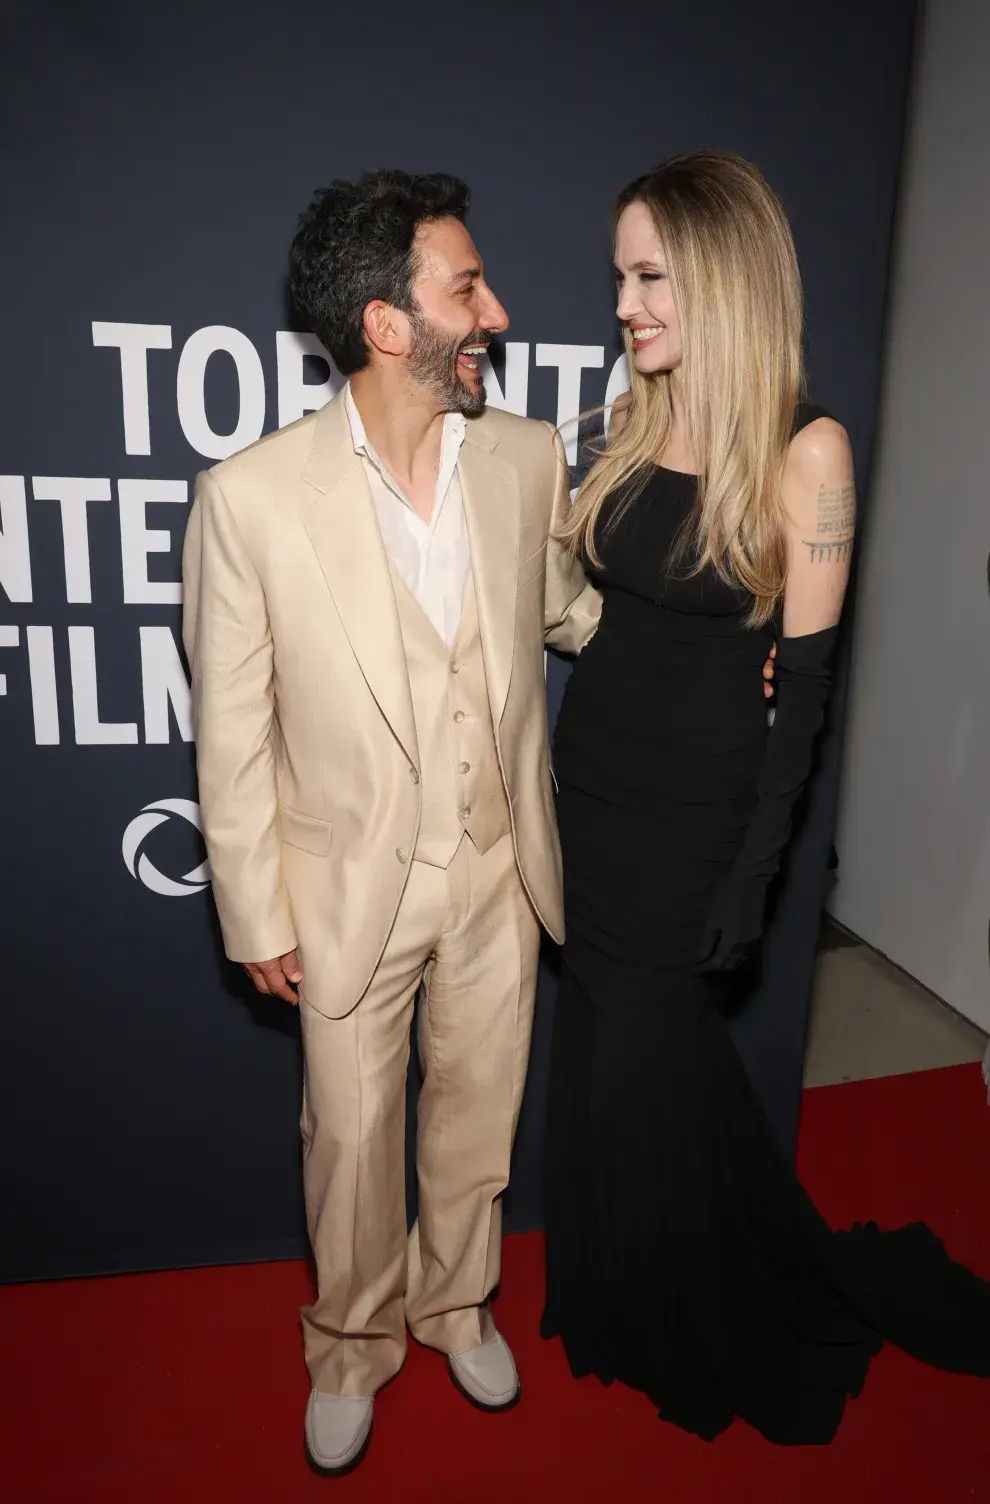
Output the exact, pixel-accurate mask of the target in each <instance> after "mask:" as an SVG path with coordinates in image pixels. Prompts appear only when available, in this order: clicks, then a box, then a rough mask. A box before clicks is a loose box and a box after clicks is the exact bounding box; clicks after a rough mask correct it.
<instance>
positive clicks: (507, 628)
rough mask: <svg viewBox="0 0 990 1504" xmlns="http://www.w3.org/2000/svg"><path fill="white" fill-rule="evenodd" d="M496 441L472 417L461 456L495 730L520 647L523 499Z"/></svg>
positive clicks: (517, 478)
mask: <svg viewBox="0 0 990 1504" xmlns="http://www.w3.org/2000/svg"><path fill="white" fill-rule="evenodd" d="M497 443H498V440H497V437H496V436H495V434H494V433H493V432H492V431H491V429H490V428H489V427H488V426H487V424H486V423H485V421H484V419H483V418H475V419H471V420H469V421H468V427H467V433H466V434H465V437H464V443H463V444H462V446H461V453H460V459H459V461H458V473H459V475H460V481H461V495H462V498H463V501H464V516H465V519H466V522H467V530H468V539H469V541H470V544H471V568H472V571H473V573H474V588H475V594H476V596H477V601H478V625H479V627H480V629H481V645H482V650H483V652H484V658H485V676H486V679H487V681H488V699H489V703H490V705H491V711H492V721H493V723H494V726H495V730H496V733H497V732H498V727H499V722H500V721H501V719H502V712H503V711H504V709H505V701H506V697H507V695H508V693H509V679H510V677H511V674H512V654H513V648H514V646H515V636H516V587H517V585H518V580H519V504H520V499H519V476H518V474H517V472H516V470H515V468H514V466H512V465H510V464H508V463H507V462H506V461H504V460H502V459H500V458H499V457H498V456H497V455H496V454H495V453H494V452H493V451H494V450H495V447H496V445H497Z"/></svg>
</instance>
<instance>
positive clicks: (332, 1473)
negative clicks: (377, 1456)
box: [303, 1424, 375, 1478]
mask: <svg viewBox="0 0 990 1504" xmlns="http://www.w3.org/2000/svg"><path fill="white" fill-rule="evenodd" d="M374 1429H375V1428H374V1424H372V1425H370V1426H369V1427H368V1434H367V1436H366V1437H365V1438H364V1442H363V1444H362V1446H361V1450H360V1452H358V1453H357V1455H356V1456H354V1457H352V1458H351V1460H350V1462H345V1463H344V1465H343V1467H325V1466H324V1464H323V1463H322V1462H317V1460H316V1458H315V1457H314V1456H313V1454H312V1452H311V1451H310V1450H309V1439H308V1438H307V1437H303V1446H304V1448H305V1452H306V1461H307V1462H308V1463H309V1465H310V1467H311V1468H312V1470H313V1472H314V1473H319V1475H320V1477H321V1478H344V1477H346V1476H347V1474H348V1473H353V1471H354V1469H355V1468H356V1467H359V1466H360V1464H361V1463H362V1462H363V1461H364V1454H365V1452H367V1450H368V1447H369V1446H370V1445H371V1433H372V1431H373V1430H374Z"/></svg>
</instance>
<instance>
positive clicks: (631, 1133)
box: [543, 407, 990, 1444]
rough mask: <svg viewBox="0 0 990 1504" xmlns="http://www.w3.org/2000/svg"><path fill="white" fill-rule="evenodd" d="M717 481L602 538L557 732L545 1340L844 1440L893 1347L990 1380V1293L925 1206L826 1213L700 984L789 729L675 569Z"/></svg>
mask: <svg viewBox="0 0 990 1504" xmlns="http://www.w3.org/2000/svg"><path fill="white" fill-rule="evenodd" d="M820 413H821V410H820V409H814V408H810V407H803V408H802V409H800V410H799V413H798V417H797V420H796V425H795V427H796V429H797V428H800V427H802V426H804V424H806V423H808V422H810V421H812V419H813V418H815V417H816V416H819V415H820ZM694 493H695V479H694V478H693V477H691V476H688V475H684V474H682V473H680V472H676V471H671V470H666V469H663V468H662V467H653V468H652V469H651V473H650V477H649V480H648V482H647V485H646V488H645V490H644V491H643V492H642V493H641V494H640V495H639V496H638V497H637V499H636V500H635V501H634V502H633V504H632V505H631V506H630V507H629V509H628V510H627V511H626V512H625V514H624V515H623V516H622V517H621V518H620V520H619V521H618V523H617V524H616V526H615V527H614V529H612V530H608V529H606V528H604V527H603V528H602V530H601V531H600V533H599V536H598V538H597V540H596V542H597V547H598V551H599V553H600V555H601V558H602V562H603V568H602V569H601V570H595V569H594V568H592V567H591V566H590V565H589V573H590V574H591V576H592V578H594V579H595V580H596V583H597V584H598V585H599V586H600V587H601V589H602V592H603V610H602V619H601V624H600V626H599V629H598V632H597V634H596V635H595V637H594V638H593V639H592V641H591V642H590V644H589V645H588V647H587V648H586V649H585V650H584V652H583V653H582V654H581V656H580V658H579V659H578V660H577V663H576V664H575V667H574V669H573V672H572V674H571V676H570V679H569V680H568V683H567V686H566V689H565V694H564V699H563V703H562V706H561V710H560V715H559V718H558V723H557V731H556V736H555V745H554V763H555V772H556V776H557V781H558V784H559V792H558V817H559V824H560V835H561V844H562V848H563V859H564V897H565V906H566V920H567V939H566V942H565V945H564V949H563V955H562V975H561V985H560V990H559V994H558V1000H557V1005H556V1010H555V1018H554V1033H553V1043H552V1051H551V1067H550V1082H549V1095H548V1113H549V1118H548V1132H547V1174H546V1197H545V1216H546V1234H547V1296H546V1308H545V1311H544V1316H543V1334H544V1336H546V1337H553V1336H559V1337H560V1338H561V1339H562V1340H563V1343H564V1347H565V1350H566V1353H567V1358H568V1360H569V1363H570V1367H571V1370H572V1372H573V1373H574V1374H575V1376H582V1375H585V1374H589V1373H594V1374H597V1375H598V1377H599V1378H600V1379H602V1380H603V1381H604V1382H606V1383H609V1382H611V1381H612V1380H613V1379H618V1380H621V1381H623V1382H624V1383H626V1384H629V1385H632V1386H633V1387H635V1388H637V1389H639V1390H642V1391H643V1392H644V1393H645V1394H646V1395H648V1396H649V1398H650V1399H651V1401H652V1402H653V1403H654V1404H655V1405H656V1406H657V1408H658V1410H659V1413H660V1416H661V1418H662V1419H664V1420H668V1421H672V1422H674V1423H675V1424H677V1425H679V1426H681V1427H683V1428H684V1429H685V1430H687V1431H691V1432H694V1433H696V1434H698V1435H699V1436H702V1437H705V1438H709V1439H710V1438H713V1437H715V1436H716V1435H717V1434H718V1433H719V1432H721V1431H722V1430H724V1429H725V1428H726V1427H727V1426H728V1425H729V1424H730V1423H731V1421H732V1420H733V1418H734V1417H735V1416H741V1417H742V1418H744V1419H745V1420H746V1421H748V1422H749V1423H750V1424H752V1425H753V1426H755V1427H756V1428H757V1429H759V1430H760V1431H761V1432H762V1433H763V1434H764V1436H766V1437H767V1438H769V1439H770V1440H771V1441H775V1442H779V1443H786V1444H793V1443H818V1442H827V1441H829V1440H830V1439H831V1438H832V1436H833V1435H834V1433H835V1431H836V1429H837V1427H838V1425H839V1422H840V1420H841V1418H842V1413H843V1407H844V1405H845V1402H846V1399H847V1397H848V1396H849V1395H854V1394H856V1393H857V1392H858V1390H859V1389H860V1387H861V1385H862V1383H863V1381H864V1379H865V1376H866V1372H867V1368H868V1366H869V1362H870V1358H871V1357H872V1356H873V1354H874V1353H876V1352H877V1351H878V1349H879V1348H880V1346H881V1343H882V1342H883V1341H884V1340H889V1341H891V1342H894V1343H895V1344H897V1345H898V1346H900V1347H902V1348H904V1349H906V1350H907V1351H909V1352H911V1353H912V1354H914V1355H915V1356H917V1357H919V1358H921V1359H923V1360H925V1361H928V1362H931V1363H933V1364H937V1365H938V1366H940V1367H943V1368H946V1369H950V1370H954V1371H964V1372H970V1373H979V1374H990V1285H988V1284H985V1283H984V1282H982V1281H980V1280H978V1279H977V1278H976V1276H975V1275H973V1274H972V1273H970V1272H969V1271H968V1270H966V1269H964V1268H963V1267H962V1266H961V1265H959V1264H956V1263H954V1262H952V1261H951V1260H950V1259H949V1257H948V1254H947V1253H946V1252H945V1250H944V1248H943V1246H942V1244H941V1243H940V1242H939V1241H938V1239H937V1238H936V1237H935V1236H934V1235H933V1234H932V1233H931V1232H930V1231H929V1230H928V1229H927V1228H926V1227H925V1226H923V1225H922V1224H920V1223H918V1224H914V1225H912V1226H910V1227H907V1228H902V1229H899V1230H897V1231H893V1232H882V1231H880V1229H879V1228H878V1227H877V1226H876V1225H875V1224H873V1223H868V1224H865V1225H857V1226H855V1227H853V1228H852V1229H851V1230H850V1231H848V1232H832V1231H831V1230H830V1229H829V1228H828V1227H827V1225H826V1224H825V1222H824V1221H823V1219H822V1218H821V1217H820V1216H819V1214H818V1212H817V1211H816V1209H815V1207H814V1206H813V1205H812V1203H811V1201H810V1200H809V1198H808V1196H807V1195H806V1194H805V1192H804V1190H803V1189H802V1187H801V1185H800V1183H799V1182H798V1180H797V1179H796V1177H795V1175H794V1172H793V1169H792V1167H791V1166H790V1164H789V1163H788V1162H787V1161H786V1160H785V1158H784V1157H783V1155H782V1154H781V1152H780V1151H779V1149H778V1147H777V1143H776V1140H775V1139H774V1136H773V1134H772V1131H771V1129H770V1127H769V1124H768V1122H767V1119H766V1117H765V1116H764V1113H763V1110H762V1108H761V1106H760V1104H759V1102H758V1100H757V1098H756V1096H755V1094H754V1092H753V1090H752V1088H751V1086H750V1083H749V1080H748V1078H747V1076H746V1074H745V1071H744V1069H743V1066H742V1064H741V1061H740V1059H739V1057H738V1055H737V1053H736V1049H735V1046H734V1044H733V1042H732V1038H731V1035H730V1033H729V1031H728V1027H727V1024H726V1021H725V1015H724V1011H723V1009H722V1007H721V1006H720V995H721V998H722V1000H724V991H723V989H724V986H725V983H724V981H723V980H722V979H720V978H717V977H715V978H712V977H706V976H703V975H699V974H698V969H697V968H698V961H699V957H700V955H701V953H702V949H703V939H704V935H705V930H706V922H707V921H708V919H709V915H710V909H711V904H712V900H713V895H714V894H715V891H716V888H717V885H718V884H719V882H720V881H721V879H722V878H723V877H724V875H725V874H726V872H727V871H728V869H729V868H730V866H731V864H732V863H733V860H734V858H735V857H736V854H737V853H738V852H739V850H740V848H741V846H742V844H743V842H744V839H745V838H746V832H747V827H748V825H749V822H750V819H751V815H752V812H753V809H754V804H755V802H756V800H757V790H758V785H759V780H760V776H761V768H762V766H763V763H764V759H765V758H766V757H767V748H768V745H769V742H770V738H771V737H772V735H773V733H772V732H768V726H767V720H768V718H767V707H766V702H765V700H764V696H763V681H762V676H761V668H762V665H763V662H764V660H765V658H766V656H767V652H768V649H769V647H770V645H771V642H772V640H773V631H772V629H771V628H767V629H763V630H759V629H757V630H753V629H750V628H748V627H747V626H746V624H745V616H746V612H747V608H748V602H747V601H746V600H745V599H741V598H740V596H739V595H738V594H736V593H735V592H733V590H732V589H730V587H728V586H727V585H726V584H724V583H723V582H721V581H720V580H719V578H718V576H717V575H716V573H715V572H714V570H706V571H704V572H703V573H701V574H700V575H696V576H694V577H688V576H687V572H686V571H683V570H680V571H678V570H671V569H670V568H669V567H668V563H667V561H668V560H669V557H670V550H671V545H672V542H673V540H674V538H675V536H676V535H677V534H678V532H679V530H680V528H681V527H682V525H683V524H684V522H685V519H686V518H687V517H688V515H689V512H690V509H691V506H692V503H693V498H694ZM603 515H604V517H607V510H606V512H605V514H603ZM793 641H795V642H798V643H800V642H801V641H802V639H793Z"/></svg>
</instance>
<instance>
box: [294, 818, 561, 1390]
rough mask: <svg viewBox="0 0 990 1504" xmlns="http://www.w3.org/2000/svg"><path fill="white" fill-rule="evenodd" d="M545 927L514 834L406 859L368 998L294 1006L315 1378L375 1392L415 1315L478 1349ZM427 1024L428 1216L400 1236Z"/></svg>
mask: <svg viewBox="0 0 990 1504" xmlns="http://www.w3.org/2000/svg"><path fill="white" fill-rule="evenodd" d="M539 936H540V931H539V924H538V922H537V919H536V915H535V913H534V911H533V908H532V906H531V904H530V902H529V899H528V897H527V895H526V891H525V889H524V887H523V884H522V880H521V878H520V875H519V870H518V867H517V865H516V859H515V853H514V849H513V842H512V837H511V836H510V835H507V836H505V837H503V839H502V840H500V841H498V842H497V843H496V844H495V845H494V846H492V847H491V848H490V849H489V850H488V851H486V852H485V854H484V855H483V856H482V855H480V854H479V853H478V851H477V850H476V848H475V847H474V845H473V844H472V842H471V841H470V839H469V838H468V837H467V836H465V837H464V838H463V839H462V841H461V843H460V845H459V846H458V848H457V852H456V853H455V855H454V857H453V859H452V861H451V863H450V865H449V866H448V867H446V868H442V867H434V866H430V865H428V864H426V863H423V862H418V861H413V862H412V864H411V870H410V873H409V879H408V882H407V885H406V888H405V892H404V894H403V897H402V901H401V903H400V906H399V910H398V913H397V915H396V918H395V922H394V924H393V926H392V930H391V932H390V934H389V938H388V941H387V943H386V946H385V950H384V953H383V955H382V958H381V961H380V962H379V965H378V967H377V970H376V971H375V974H374V976H373V977H372V980H371V982H370V984H369V986H368V989H367V991H366V992H365V994H364V996H363V997H362V999H361V1001H360V1002H359V1003H358V1005H357V1007H356V1008H355V1009H354V1010H353V1011H352V1012H351V1013H349V1014H348V1015H347V1016H346V1017H345V1018H336V1019H332V1018H327V1017H325V1016H324V1015H323V1014H321V1013H318V1012H316V1010H315V1009H314V1008H312V1007H310V1006H309V1005H308V1004H307V1003H306V1001H305V981H304V982H303V988H302V991H303V999H302V1001H301V1014H302V1027H303V1045H304V1057H305V1076H304V1092H303V1110H302V1136H303V1152H304V1161H303V1181H304V1188H305V1195H306V1213H307V1222H308V1226H309V1236H310V1242H311V1245H312V1249H313V1253H314V1256H315V1260H316V1270H317V1283H318V1296H317V1299H316V1301H315V1302H314V1303H313V1305H311V1306H308V1307H306V1308H304V1310H303V1312H302V1318H303V1337H304V1343H305V1350H306V1362H307V1366H308V1368H309V1371H310V1375H311V1378H312V1381H313V1384H314V1385H315V1387H316V1388H318V1389H320V1390H323V1391H324V1392H326V1393H329V1394H345V1395H372V1394H374V1393H375V1392H376V1391H377V1390H378V1389H379V1388H380V1387H381V1386H382V1385H383V1384H385V1383H386V1382H387V1381H388V1380H389V1379H390V1378H391V1377H392V1376H393V1375H394V1374H395V1373H397V1372H398V1370H399V1368H400V1367H401V1365H402V1361H403V1358H404V1356H405V1351H406V1325H407V1323H408V1326H409V1329H410V1330H411V1331H412V1333H413V1335H414V1336H415V1337H416V1338H417V1339H418V1340H419V1341H420V1342H423V1343H426V1344H427V1345H428V1346H430V1347H434V1348H438V1349H439V1350H440V1351H441V1352H445V1353H450V1352H463V1351H465V1350H467V1349H468V1348H472V1347H476V1346H478V1345H480V1344H481V1343H483V1342H485V1341H486V1340H487V1339H488V1337H489V1336H490V1335H491V1333H492V1330H493V1326H492V1320H491V1316H490V1314H489V1311H488V1308H487V1306H486V1305H485V1302H486V1300H487V1298H488V1296H489V1295H490V1294H491V1291H492V1289H493V1288H494V1286H495V1284H496V1283H497V1281H498V1277H499V1268H500V1259H501V1203H500V1196H501V1193H502V1191H503V1190H504V1188H505V1186H506V1184H507V1182H508V1178H509V1160H510V1155H511V1150H512V1140H513V1137H514V1134H515V1129H516V1123H517V1120H518V1116H519V1107H520V1103H521V1100H522V1092H523V1086H524V1083H525V1078H526V1065H527V1061H528V1056H529V1042H530V1034H531V1029H532V1017H533V999H534V995H535V991H536V973H537V964H538V957H539ZM421 987H422V995H421V998H420V1006H419V1010H418V1015H417V1034H418V1039H417V1042H418V1049H419V1056H420V1061H421V1064H422V1070H423V1087H422V1091H421V1093H420V1098H419V1108H418V1140H417V1148H416V1164H417V1174H418V1180H419V1216H418V1220H417V1222H416V1224H415V1225H414V1227H413V1229H412V1232H411V1233H410V1234H408V1236H407V1230H406V1204H405V1101H406V1070H407V1066H408V1060H409V1041H410V1034H411V1025H412V1019H413V1010H414V1005H415V1000H416V995H417V992H419V990H420V988H421Z"/></svg>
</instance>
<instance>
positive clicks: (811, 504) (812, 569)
mask: <svg viewBox="0 0 990 1504" xmlns="http://www.w3.org/2000/svg"><path fill="white" fill-rule="evenodd" d="M782 496H783V502H784V509H785V512H786V514H787V587H786V591H785V595H784V636H785V637H801V636H804V635H805V634H806V633H809V632H820V631H822V630H824V629H825V628H827V627H834V626H835V625H836V623H837V622H838V620H839V617H840V615H841V613H842V602H843V600H844V598H845V594H846V585H847V584H848V582H849V566H850V563H851V561H852V547H853V535H854V533H855V529H856V483H855V480H854V478H853V460H852V449H851V447H850V444H849V436H848V434H847V433H846V430H845V429H844V428H843V427H842V425H841V423H836V421H835V419H834V418H816V420H815V421H814V423H809V425H808V427H807V428H803V429H802V430H801V432H800V433H799V434H798V435H797V436H796V438H794V439H793V441H792V442H791V447H790V449H789V450H788V454H787V463H786V465H785V466H784V477H783V485H782Z"/></svg>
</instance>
